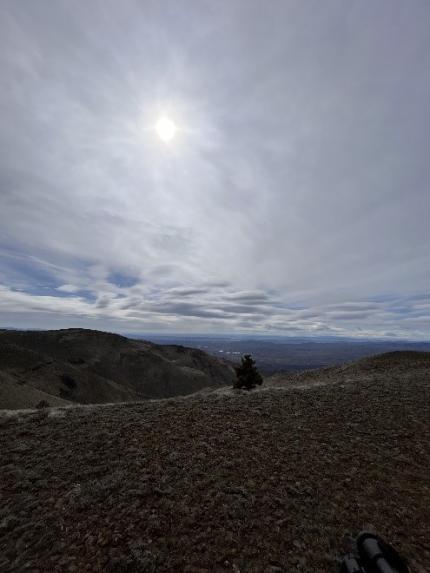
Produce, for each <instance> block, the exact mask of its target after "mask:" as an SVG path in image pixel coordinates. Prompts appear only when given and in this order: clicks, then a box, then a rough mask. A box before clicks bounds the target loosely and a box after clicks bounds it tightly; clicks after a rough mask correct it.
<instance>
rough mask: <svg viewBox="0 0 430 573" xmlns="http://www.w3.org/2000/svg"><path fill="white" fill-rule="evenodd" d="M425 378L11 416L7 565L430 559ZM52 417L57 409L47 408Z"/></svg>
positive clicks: (188, 565) (201, 566)
mask: <svg viewBox="0 0 430 573" xmlns="http://www.w3.org/2000/svg"><path fill="white" fill-rule="evenodd" d="M429 398H430V380H429V377H428V376H427V377H425V376H424V377H416V378H414V377H408V378H407V379H406V378H405V377H403V376H398V377H393V378H392V379H387V378H385V377H384V378H383V379H381V380H379V379H378V376H375V377H373V378H369V380H367V382H365V383H364V382H363V381H360V382H359V383H358V382H354V380H350V381H349V382H347V383H338V384H334V385H331V386H325V387H324V386H315V387H311V388H308V389H305V390H304V389H289V390H282V391H280V390H276V389H273V390H268V391H265V392H257V393H250V394H247V393H242V392H240V393H239V394H237V395H234V396H228V395H216V394H215V395H212V396H211V395H208V396H198V397H192V398H186V399H172V400H166V401H159V402H148V403H139V404H128V405H127V404H124V405H113V406H95V407H93V408H88V407H87V408H80V407H76V408H70V409H64V410H57V411H55V410H54V411H52V412H51V413H49V411H40V412H37V413H26V414H18V415H14V416H0V451H1V456H0V571H1V572H11V571H33V572H34V573H35V572H42V571H44V572H45V571H69V572H73V571H106V572H126V571H127V572H128V571H130V572H133V571H136V572H137V571H139V572H142V571H145V572H151V571H154V572H155V571H157V572H158V571H160V572H163V571H184V572H189V573H191V572H204V571H208V572H209V571H220V572H221V571H233V572H236V573H237V572H245V571H246V572H257V571H267V572H272V573H275V572H280V571H289V572H291V571H304V572H326V571H333V572H334V571H337V570H338V562H337V560H338V559H339V557H340V556H341V555H342V554H343V553H344V552H345V551H347V550H348V549H349V548H350V547H351V540H352V538H353V537H354V536H355V535H356V534H357V533H358V532H359V531H360V530H361V529H363V528H374V529H375V530H377V531H378V532H379V533H380V534H381V535H382V536H384V537H386V539H387V540H389V541H390V542H391V543H393V544H394V545H395V546H396V548H397V549H398V550H399V551H400V552H401V553H403V554H404V555H405V556H406V557H407V558H408V559H409V560H410V563H411V565H412V569H413V571H416V572H424V571H430V550H429V547H428V540H429V539H430V489H429V482H428V476H429V475H430V455H429V438H430V427H429V419H430V415H429V414H430V412H429V404H430V400H429ZM52 414H55V415H52Z"/></svg>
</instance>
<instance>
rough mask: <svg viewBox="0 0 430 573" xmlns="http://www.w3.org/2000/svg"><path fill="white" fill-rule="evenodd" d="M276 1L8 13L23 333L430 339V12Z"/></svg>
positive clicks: (7, 171)
mask: <svg viewBox="0 0 430 573" xmlns="http://www.w3.org/2000/svg"><path fill="white" fill-rule="evenodd" d="M263 4H264V3H261V2H239V1H238V2H227V1H226V2H215V3H214V2H201V1H198V2H197V1H195V2H192V1H188V2H181V3H170V2H140V1H137V0H136V1H131V0H125V1H124V2H121V3H118V2H115V1H113V0H110V1H109V0H106V1H103V2H93V3H87V2H80V1H77V2H73V3H70V2H65V1H64V2H62V1H59V2H51V1H43V0H40V1H39V2H35V3H30V2H15V1H8V0H6V1H4V2H2V4H1V6H0V81H1V87H2V89H1V90H0V117H1V125H2V130H1V131H0V244H1V250H0V261H1V262H0V285H1V287H0V322H1V323H2V324H3V325H5V326H8V325H10V326H14V325H16V326H34V327H43V326H46V327H49V326H67V325H78V324H79V325H82V326H89V327H91V326H93V327H98V328H110V329H114V330H122V331H136V332H137V331H142V332H149V331H156V330H168V331H178V332H179V331H193V332H213V331H217V332H232V331H240V332H258V333H263V332H276V333H277V334H282V333H285V334H292V333H294V334H298V333H305V334H306V333H308V334H312V333H318V334H324V333H327V334H340V335H341V334H345V335H346V334H347V335H359V336H372V335H373V336H407V337H416V338H425V337H427V338H428V337H429V335H430V291H429V285H430V255H429V250H428V244H429V242H430V241H429V240H430V225H429V224H428V220H429V214H430V192H429V182H430V164H429V162H428V149H429V148H430V129H429V128H430V108H429V106H428V101H430V77H429V74H428V69H429V63H430V62H429V59H430V58H429V54H430V36H429V35H428V29H429V27H430V6H429V4H428V3H427V2H425V1H417V2H414V3H413V6H410V5H408V6H406V5H405V4H404V3H403V2H400V1H397V0H395V1H392V0H390V1H388V0H387V1H383V2H378V3H374V2H372V1H370V0H368V1H364V2H360V3H355V2H352V3H345V2H340V1H329V2H327V3H325V4H324V6H322V5H321V3H319V2H313V1H310V2H288V3H286V2H281V1H279V2H276V1H275V2H272V3H271V4H270V9H267V6H265V5H263ZM163 113H167V114H168V115H169V116H170V117H172V118H173V119H174V120H175V121H176V123H177V124H178V127H179V130H178V135H177V137H176V138H175V141H174V142H173V143H172V144H170V145H165V144H163V143H162V142H160V141H159V140H157V138H156V136H155V133H154V129H153V126H154V124H155V123H156V121H157V119H158V117H159V116H160V114H163Z"/></svg>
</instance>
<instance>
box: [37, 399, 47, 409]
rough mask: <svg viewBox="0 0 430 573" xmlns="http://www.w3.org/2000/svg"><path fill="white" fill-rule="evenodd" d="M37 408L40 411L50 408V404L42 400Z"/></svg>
mask: <svg viewBox="0 0 430 573" xmlns="http://www.w3.org/2000/svg"><path fill="white" fill-rule="evenodd" d="M36 408H37V409H38V410H42V409H43V408H49V402H47V401H46V400H41V401H40V402H39V403H38V404H36Z"/></svg>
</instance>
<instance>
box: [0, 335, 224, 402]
mask: <svg viewBox="0 0 430 573" xmlns="http://www.w3.org/2000/svg"><path fill="white" fill-rule="evenodd" d="M233 376H234V371H233V369H232V368H231V366H229V365H228V364H227V363H226V362H223V361H221V360H219V359H216V358H214V357H211V356H209V355H207V354H206V353H204V352H203V351H201V350H197V349H192V348H185V347H183V346H175V345H169V346H167V345H166V346H162V345H157V344H153V343H151V342H146V341H142V340H131V339H128V338H125V337H123V336H119V335H117V334H109V333H106V332H99V331H96V330H84V329H66V330H51V331H10V330H3V331H0V409H1V408H12V409H14V408H34V407H35V406H36V404H37V403H39V402H40V401H41V400H45V401H47V402H48V403H49V404H50V405H51V406H59V405H66V404H70V403H76V402H77V403H81V404H93V403H107V402H124V401H136V400H144V399H148V398H168V397H171V396H177V395H183V394H190V393H192V392H196V391H197V390H200V389H201V388H205V387H210V386H220V385H224V384H230V383H231V382H232V380H233Z"/></svg>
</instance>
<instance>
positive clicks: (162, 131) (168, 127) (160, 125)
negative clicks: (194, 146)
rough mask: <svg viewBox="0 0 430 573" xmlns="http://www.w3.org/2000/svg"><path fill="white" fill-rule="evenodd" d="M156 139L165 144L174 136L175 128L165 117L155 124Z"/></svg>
mask: <svg viewBox="0 0 430 573" xmlns="http://www.w3.org/2000/svg"><path fill="white" fill-rule="evenodd" d="M155 131H156V132H157V135H158V137H159V138H160V139H161V140H162V141H164V142H165V143H169V142H170V141H172V139H173V138H174V137H175V135H176V131H177V127H176V125H175V123H174V122H173V121H172V120H171V119H169V118H168V117H167V116H163V117H160V119H159V120H158V121H157V123H156V124H155Z"/></svg>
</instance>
